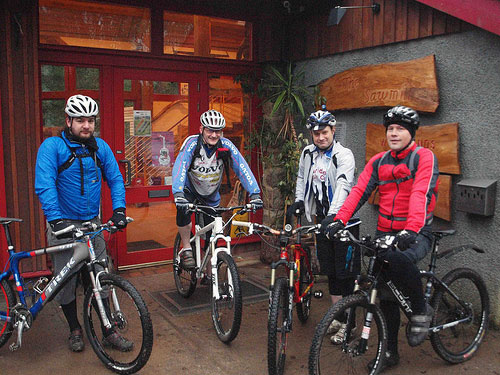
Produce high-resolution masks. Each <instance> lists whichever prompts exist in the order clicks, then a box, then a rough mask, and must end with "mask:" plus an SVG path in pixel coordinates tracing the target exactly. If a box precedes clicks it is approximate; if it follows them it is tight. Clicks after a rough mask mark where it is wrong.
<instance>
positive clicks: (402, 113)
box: [384, 105, 420, 138]
mask: <svg viewBox="0 0 500 375" xmlns="http://www.w3.org/2000/svg"><path fill="white" fill-rule="evenodd" d="M391 124H398V125H401V126H403V127H405V128H406V129H407V130H408V131H409V132H410V134H411V136H412V138H414V137H415V133H416V131H417V129H418V126H419V125H420V118H419V116H418V113H417V111H415V110H414V109H412V108H410V107H405V106H403V105H397V106H395V107H392V108H391V109H389V110H388V111H387V113H386V114H385V115H384V126H385V127H386V129H387V127H388V126H389V125H391Z"/></svg>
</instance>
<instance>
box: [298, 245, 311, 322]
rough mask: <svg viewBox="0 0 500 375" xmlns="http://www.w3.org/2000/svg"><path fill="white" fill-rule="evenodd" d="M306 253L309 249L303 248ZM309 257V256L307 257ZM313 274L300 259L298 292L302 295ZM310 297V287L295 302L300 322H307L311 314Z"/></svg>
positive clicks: (302, 259)
mask: <svg viewBox="0 0 500 375" xmlns="http://www.w3.org/2000/svg"><path fill="white" fill-rule="evenodd" d="M305 250H306V252H307V253H308V254H311V251H310V250H309V249H305ZM309 259H310V257H309ZM313 277H314V276H313V275H312V274H311V273H310V272H309V269H308V268H307V265H306V260H305V259H304V258H301V259H300V272H299V294H300V295H302V294H303V293H304V291H305V290H306V289H307V287H308V286H309V285H310V284H311V282H312V281H313ZM311 297H312V288H311V289H309V290H308V291H307V293H306V294H305V295H304V297H302V302H297V305H296V306H297V317H298V318H299V320H300V321H301V322H302V323H305V322H307V319H309V315H310V314H311Z"/></svg>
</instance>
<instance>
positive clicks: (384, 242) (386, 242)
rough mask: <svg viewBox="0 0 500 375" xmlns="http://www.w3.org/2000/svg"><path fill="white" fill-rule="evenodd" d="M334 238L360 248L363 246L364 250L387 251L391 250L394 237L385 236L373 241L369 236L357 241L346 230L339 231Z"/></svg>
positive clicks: (393, 244)
mask: <svg viewBox="0 0 500 375" xmlns="http://www.w3.org/2000/svg"><path fill="white" fill-rule="evenodd" d="M335 237H336V238H339V239H340V240H341V241H352V242H354V243H356V244H358V245H360V246H363V247H365V248H368V249H371V250H375V251H376V250H378V249H381V250H388V249H391V248H393V247H394V246H395V243H394V241H395V239H396V237H395V236H393V235H389V234H387V235H385V236H382V237H378V238H376V239H374V240H372V239H371V238H370V236H367V237H362V238H360V239H359V240H358V239H357V238H356V237H355V236H354V235H353V234H352V233H351V232H349V231H348V230H347V229H342V230H341V231H339V232H338V233H337V234H335Z"/></svg>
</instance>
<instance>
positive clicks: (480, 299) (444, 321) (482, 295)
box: [431, 268, 490, 363]
mask: <svg viewBox="0 0 500 375" xmlns="http://www.w3.org/2000/svg"><path fill="white" fill-rule="evenodd" d="M443 282H444V283H445V284H446V285H448V287H449V288H450V289H451V290H452V292H453V293H454V294H455V295H456V296H457V297H458V299H457V298H455V297H453V296H452V295H451V294H450V293H448V292H447V291H446V290H445V289H444V288H438V289H436V293H435V294H434V296H433V297H432V302H431V304H432V307H433V308H434V318H433V321H432V326H433V327H441V326H442V325H448V327H447V328H446V327H442V328H443V329H441V330H437V331H434V332H432V333H431V343H432V347H433V348H434V350H435V351H436V353H437V354H439V356H440V357H441V358H443V359H444V360H445V361H447V362H450V363H461V362H465V361H467V360H468V359H470V358H471V357H472V354H473V353H475V351H476V350H477V348H478V347H479V345H480V344H481V342H482V341H483V338H484V336H485V334H486V331H487V329H488V321H489V315H490V302H489V297H488V292H487V290H486V285H485V283H484V281H483V279H482V278H481V276H480V275H479V274H478V273H477V272H476V271H474V270H471V269H468V268H459V269H456V270H452V271H450V272H449V273H447V274H446V275H445V276H444V277H443ZM458 321H462V322H461V323H458V324H453V322H458Z"/></svg>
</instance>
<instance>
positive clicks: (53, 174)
mask: <svg viewBox="0 0 500 375" xmlns="http://www.w3.org/2000/svg"><path fill="white" fill-rule="evenodd" d="M96 141H97V146H98V147H99V149H98V150H97V152H96V153H95V154H96V157H97V159H99V160H100V163H101V167H102V171H101V168H99V167H98V165H97V162H96V160H94V158H92V157H83V158H81V159H80V160H81V161H82V164H83V182H84V186H83V195H82V187H81V172H80V162H79V160H78V159H77V158H76V159H75V160H74V162H73V163H72V164H71V166H70V167H69V168H67V169H65V170H63V171H61V172H60V173H58V169H59V167H60V166H61V165H62V164H64V163H65V162H66V161H67V160H68V159H69V158H70V156H71V151H70V149H69V148H68V146H67V145H69V146H70V147H71V148H72V149H74V150H75V153H76V154H85V153H87V150H88V149H87V148H86V147H85V146H83V145H81V144H80V143H74V142H70V141H69V140H68V139H67V138H66V136H65V134H64V133H63V134H62V138H61V137H50V138H48V139H46V140H45V141H44V142H43V143H42V145H41V146H40V148H39V150H38V155H37V159H36V169H35V192H36V194H37V195H38V197H39V199H40V203H41V204H42V209H43V212H44V213H45V217H46V218H47V220H48V221H52V220H56V219H73V220H89V219H92V218H94V217H96V216H97V215H99V208H100V203H101V182H102V172H104V177H105V180H106V182H107V184H108V186H109V188H110V190H111V199H112V202H113V210H114V209H116V208H120V207H125V186H124V184H123V177H122V175H121V173H120V170H119V168H118V163H117V162H116V160H115V157H114V155H113V152H112V151H111V148H110V147H109V146H108V144H107V143H106V142H104V141H103V140H102V139H100V138H97V137H96ZM65 142H66V143H67V145H66V144H64V143H65Z"/></svg>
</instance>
